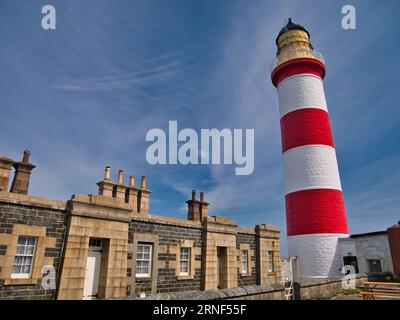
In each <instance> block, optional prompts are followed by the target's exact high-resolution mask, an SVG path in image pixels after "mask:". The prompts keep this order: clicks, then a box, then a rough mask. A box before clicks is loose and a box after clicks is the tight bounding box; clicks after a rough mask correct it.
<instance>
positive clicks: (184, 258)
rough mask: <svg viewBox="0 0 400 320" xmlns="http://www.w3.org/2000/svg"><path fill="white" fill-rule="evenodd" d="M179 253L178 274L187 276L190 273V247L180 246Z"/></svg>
mask: <svg viewBox="0 0 400 320" xmlns="http://www.w3.org/2000/svg"><path fill="white" fill-rule="evenodd" d="M180 254H181V255H180V269H179V274H180V275H182V276H188V275H189V273H190V272H189V270H190V248H181V250H180Z"/></svg>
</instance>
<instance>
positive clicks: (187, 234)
mask: <svg viewBox="0 0 400 320" xmlns="http://www.w3.org/2000/svg"><path fill="white" fill-rule="evenodd" d="M3 160H4V157H3ZM4 161H5V160H4ZM4 161H3V162H4ZM9 166H10V165H9V163H8V162H7V163H6V164H5V165H3V167H4V168H5V169H4V168H3V169H4V170H5V171H7V170H8V167H9ZM4 170H3V171H4ZM3 173H4V172H3ZM7 173H8V172H5V173H4V176H7ZM3 180H4V179H3ZM129 181H130V182H129V186H126V185H124V183H123V171H122V170H119V172H118V181H117V182H116V183H115V182H112V181H111V174H110V167H106V170H105V175H104V179H103V180H102V181H100V182H99V183H97V185H98V186H99V192H98V194H90V195H73V196H72V197H71V199H70V200H68V201H55V200H49V199H44V198H38V197H32V196H29V195H26V194H23V193H19V192H18V193H17V192H7V191H0V299H47V300H50V299H63V300H80V299H114V298H116V299H123V298H126V297H129V298H132V299H135V298H138V297H143V295H145V296H155V295H171V294H174V295H175V294H183V293H190V292H204V290H216V291H219V290H224V289H226V290H228V291H226V294H228V295H230V294H231V291H229V290H233V291H235V290H236V288H238V287H247V288H253V287H257V286H259V285H261V284H262V285H274V284H276V283H279V282H280V265H279V264H276V265H275V264H274V266H273V267H271V268H272V269H273V270H272V269H271V270H269V269H268V268H269V267H268V266H269V264H268V263H272V262H271V261H268V257H269V256H268V254H267V253H269V252H273V255H274V258H275V261H279V260H280V252H279V230H278V229H277V228H276V227H274V226H271V225H258V226H256V227H255V228H242V227H239V226H238V225H237V224H236V223H235V222H234V221H232V220H230V219H229V218H227V217H223V216H209V215H208V206H209V204H208V202H206V200H205V197H204V193H200V198H199V200H197V198H196V191H194V190H193V191H192V198H191V200H189V201H188V202H187V203H188V215H187V219H176V218H170V217H160V216H156V215H154V214H151V213H150V211H149V208H150V206H149V200H150V193H151V192H150V190H149V189H147V185H146V182H147V180H146V178H145V177H142V179H141V185H140V187H139V186H135V182H134V178H133V176H130V179H129ZM3 182H4V183H3V185H4V188H5V187H6V183H5V182H6V181H5V180H4V181H3ZM24 243H25V244H24ZM45 266H52V267H54V270H55V274H53V275H52V276H53V278H52V279H53V284H54V286H53V287H51V288H49V287H48V284H49V282H46V281H47V279H48V277H47V276H48V274H47V273H46V270H45V269H43V267H45ZM22 270H24V271H22ZM43 279H45V281H43ZM46 284H47V285H46ZM54 287H55V289H53V288H54ZM237 290H238V291H237V292H242V291H241V290H239V289H237ZM249 290H250V289H249ZM263 290H264V289H263ZM233 291H232V292H233ZM261 291H262V290H261ZM273 291H274V289H273ZM275 291H276V290H275ZM207 292H208V291H207ZM235 292H236V291H235ZM249 292H250V294H251V292H258V291H257V289H254V288H253V289H251V290H250V291H249ZM253 296H254V295H253ZM261 296H263V297H266V298H271V297H275V298H276V297H278V296H280V293H279V292H273V293H271V294H270V293H267V292H265V295H264V293H263V295H261ZM204 297H210V298H211V299H212V297H211V296H210V295H209V294H206V295H204Z"/></svg>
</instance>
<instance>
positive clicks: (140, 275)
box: [135, 243, 153, 278]
mask: <svg viewBox="0 0 400 320" xmlns="http://www.w3.org/2000/svg"><path fill="white" fill-rule="evenodd" d="M140 246H148V247H150V250H149V259H138V257H137V254H138V253H139V247H140ZM152 258H153V244H151V243H138V245H137V252H136V270H137V265H138V261H149V272H148V273H137V272H136V270H135V274H136V278H150V277H151V268H152V260H153V259H152Z"/></svg>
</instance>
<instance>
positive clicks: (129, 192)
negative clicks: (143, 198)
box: [125, 176, 140, 212]
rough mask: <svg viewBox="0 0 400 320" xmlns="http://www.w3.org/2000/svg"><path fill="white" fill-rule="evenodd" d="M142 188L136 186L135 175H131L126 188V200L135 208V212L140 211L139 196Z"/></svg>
mask: <svg viewBox="0 0 400 320" xmlns="http://www.w3.org/2000/svg"><path fill="white" fill-rule="evenodd" d="M139 191H140V189H139V188H137V187H136V186H135V177H134V176H130V177H129V187H128V188H126V194H125V202H127V203H129V205H130V206H131V207H132V208H133V210H134V212H137V211H138V207H139V205H138V198H139Z"/></svg>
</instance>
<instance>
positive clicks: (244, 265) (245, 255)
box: [242, 250, 249, 273]
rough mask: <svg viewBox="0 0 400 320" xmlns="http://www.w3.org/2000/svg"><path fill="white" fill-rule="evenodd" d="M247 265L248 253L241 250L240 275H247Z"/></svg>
mask: <svg viewBox="0 0 400 320" xmlns="http://www.w3.org/2000/svg"><path fill="white" fill-rule="evenodd" d="M248 265H249V251H247V250H243V251H242V273H249V269H248Z"/></svg>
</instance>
